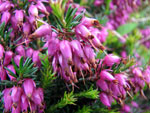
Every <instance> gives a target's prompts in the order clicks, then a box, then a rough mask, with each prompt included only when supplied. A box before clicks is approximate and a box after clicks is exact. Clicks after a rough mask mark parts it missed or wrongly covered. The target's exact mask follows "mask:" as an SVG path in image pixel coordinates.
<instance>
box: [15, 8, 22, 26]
mask: <svg viewBox="0 0 150 113" xmlns="http://www.w3.org/2000/svg"><path fill="white" fill-rule="evenodd" d="M15 18H16V21H17V23H18V24H19V25H21V24H22V23H23V18H24V13H23V10H15Z"/></svg>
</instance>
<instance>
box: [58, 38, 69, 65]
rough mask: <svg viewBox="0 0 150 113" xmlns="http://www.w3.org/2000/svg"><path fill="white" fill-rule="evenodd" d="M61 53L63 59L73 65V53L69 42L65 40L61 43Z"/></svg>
mask: <svg viewBox="0 0 150 113" xmlns="http://www.w3.org/2000/svg"><path fill="white" fill-rule="evenodd" d="M60 51H61V53H62V55H63V57H64V58H65V59H66V60H67V61H68V63H69V64H70V63H72V51H71V47H70V44H69V42H68V41H67V40H63V41H61V42H60Z"/></svg>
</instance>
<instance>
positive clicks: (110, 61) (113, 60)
mask: <svg viewBox="0 0 150 113" xmlns="http://www.w3.org/2000/svg"><path fill="white" fill-rule="evenodd" d="M119 62H120V58H119V57H118V56H115V55H113V54H109V55H106V56H105V58H104V63H105V64H106V65H107V66H112V65H113V64H115V63H117V64H118V63H119Z"/></svg>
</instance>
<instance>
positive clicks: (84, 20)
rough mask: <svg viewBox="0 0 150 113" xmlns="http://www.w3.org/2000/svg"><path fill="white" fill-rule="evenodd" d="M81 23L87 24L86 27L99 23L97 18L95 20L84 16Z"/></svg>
mask: <svg viewBox="0 0 150 113" xmlns="http://www.w3.org/2000/svg"><path fill="white" fill-rule="evenodd" d="M82 24H83V25H85V26H87V27H90V26H93V25H99V22H98V20H96V19H94V18H88V17H84V18H83V19H82Z"/></svg>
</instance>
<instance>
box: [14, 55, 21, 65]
mask: <svg viewBox="0 0 150 113" xmlns="http://www.w3.org/2000/svg"><path fill="white" fill-rule="evenodd" d="M20 59H21V56H20V55H16V56H15V57H14V62H15V63H16V64H17V66H18V67H19V63H20Z"/></svg>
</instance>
